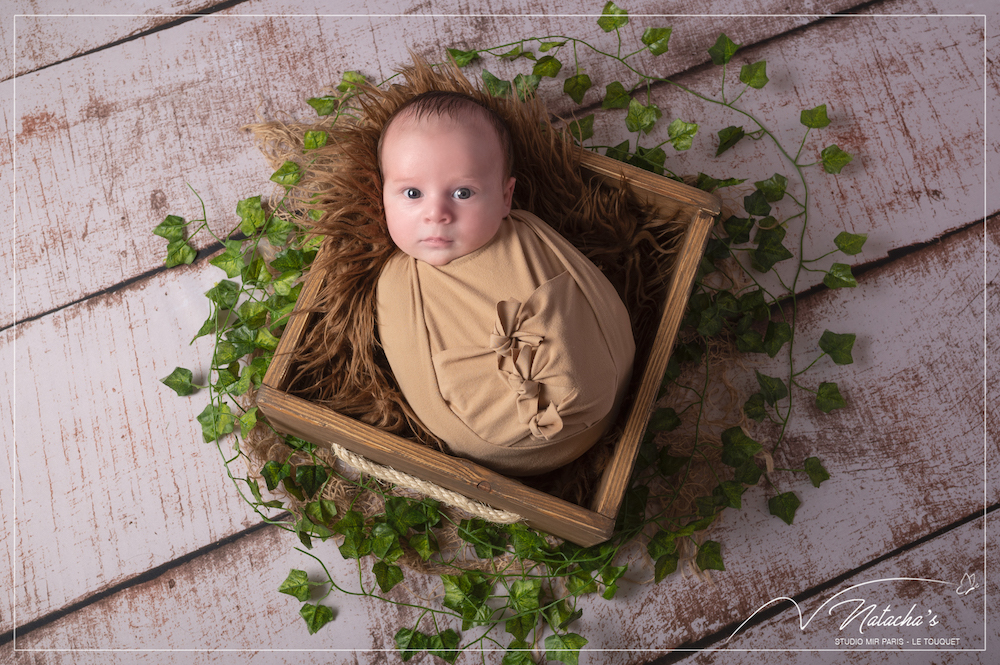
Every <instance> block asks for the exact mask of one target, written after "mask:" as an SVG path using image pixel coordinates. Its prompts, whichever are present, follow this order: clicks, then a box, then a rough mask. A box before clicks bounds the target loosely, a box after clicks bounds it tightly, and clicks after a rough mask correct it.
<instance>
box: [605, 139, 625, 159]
mask: <svg viewBox="0 0 1000 665" xmlns="http://www.w3.org/2000/svg"><path fill="white" fill-rule="evenodd" d="M604 154H606V155H607V156H608V157H610V158H611V159H617V160H618V161H619V162H627V161H628V159H629V152H628V141H627V140H625V141H622V142H621V143H619V144H618V145H616V146H612V147H610V148H608V149H607V150H606V151H605V153H604Z"/></svg>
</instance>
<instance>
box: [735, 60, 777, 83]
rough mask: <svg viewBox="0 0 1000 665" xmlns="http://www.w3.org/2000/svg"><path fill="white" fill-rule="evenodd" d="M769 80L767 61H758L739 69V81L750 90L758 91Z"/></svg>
mask: <svg viewBox="0 0 1000 665" xmlns="http://www.w3.org/2000/svg"><path fill="white" fill-rule="evenodd" d="M769 80H770V79H768V78H767V61H765V60H760V61H758V62H755V63H753V64H751V65H743V66H742V67H741V68H740V81H742V82H743V83H746V84H747V85H748V86H750V87H751V88H755V89H757V90H760V89H761V88H763V87H764V86H765V85H767V82H768V81H769Z"/></svg>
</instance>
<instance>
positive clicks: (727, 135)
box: [715, 126, 746, 157]
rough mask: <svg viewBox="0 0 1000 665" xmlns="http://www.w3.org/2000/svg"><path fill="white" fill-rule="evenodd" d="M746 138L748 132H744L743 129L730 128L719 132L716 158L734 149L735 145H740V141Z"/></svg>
mask: <svg viewBox="0 0 1000 665" xmlns="http://www.w3.org/2000/svg"><path fill="white" fill-rule="evenodd" d="M744 136H746V132H744V131H743V128H742V127H736V126H729V127H726V128H725V129H720V130H719V147H718V148H717V149H716V151H715V156H716V157H718V156H719V155H721V154H722V153H724V152H725V151H727V150H729V149H730V148H732V147H733V146H734V145H736V144H737V143H739V141H740V139H742V138H743V137H744Z"/></svg>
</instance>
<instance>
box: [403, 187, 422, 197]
mask: <svg viewBox="0 0 1000 665" xmlns="http://www.w3.org/2000/svg"><path fill="white" fill-rule="evenodd" d="M403 196H405V197H406V198H408V199H419V198H420V190H419V189H417V188H416V187H407V188H406V189H404V190H403Z"/></svg>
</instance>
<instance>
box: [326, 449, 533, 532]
mask: <svg viewBox="0 0 1000 665" xmlns="http://www.w3.org/2000/svg"><path fill="white" fill-rule="evenodd" d="M331 448H332V450H333V454H334V455H336V456H337V457H339V458H340V459H341V460H342V461H343V462H344V463H345V464H349V465H351V466H352V467H354V468H355V469H357V470H358V471H360V472H361V473H364V474H367V475H369V476H371V477H373V478H377V479H379V480H384V481H386V482H390V483H393V484H394V485H398V486H400V487H403V488H405V489H409V490H413V491H414V492H417V493H418V494H423V495H424V496H427V497H430V498H432V499H436V500H438V501H440V502H442V503H445V504H448V505H449V506H453V507H455V508H459V509H461V510H464V511H465V512H467V513H469V514H470V515H473V516H474V517H480V518H482V519H484V520H487V521H489V522H494V523H495V524H513V523H514V522H520V521H522V520H523V519H524V518H523V517H521V516H520V515H517V514H515V513H511V512H508V511H506V510H498V509H496V508H491V507H490V506H487V505H486V504H483V503H480V502H478V501H473V500H472V499H469V498H468V497H465V496H462V495H461V494H459V493H458V492H453V491H452V490H449V489H445V488H444V487H441V486H440V485H436V484H434V483H432V482H429V481H427V480H421V479H420V478H417V477H416V476H411V475H410V474H408V473H403V472H402V471H396V470H395V469H393V468H391V467H388V466H382V465H381V464H376V463H375V462H372V461H371V460H370V459H368V458H367V457H362V456H361V455H358V454H357V453H352V452H351V451H350V450H348V449H347V448H344V447H343V446H340V445H338V444H336V443H334V444H331Z"/></svg>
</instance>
